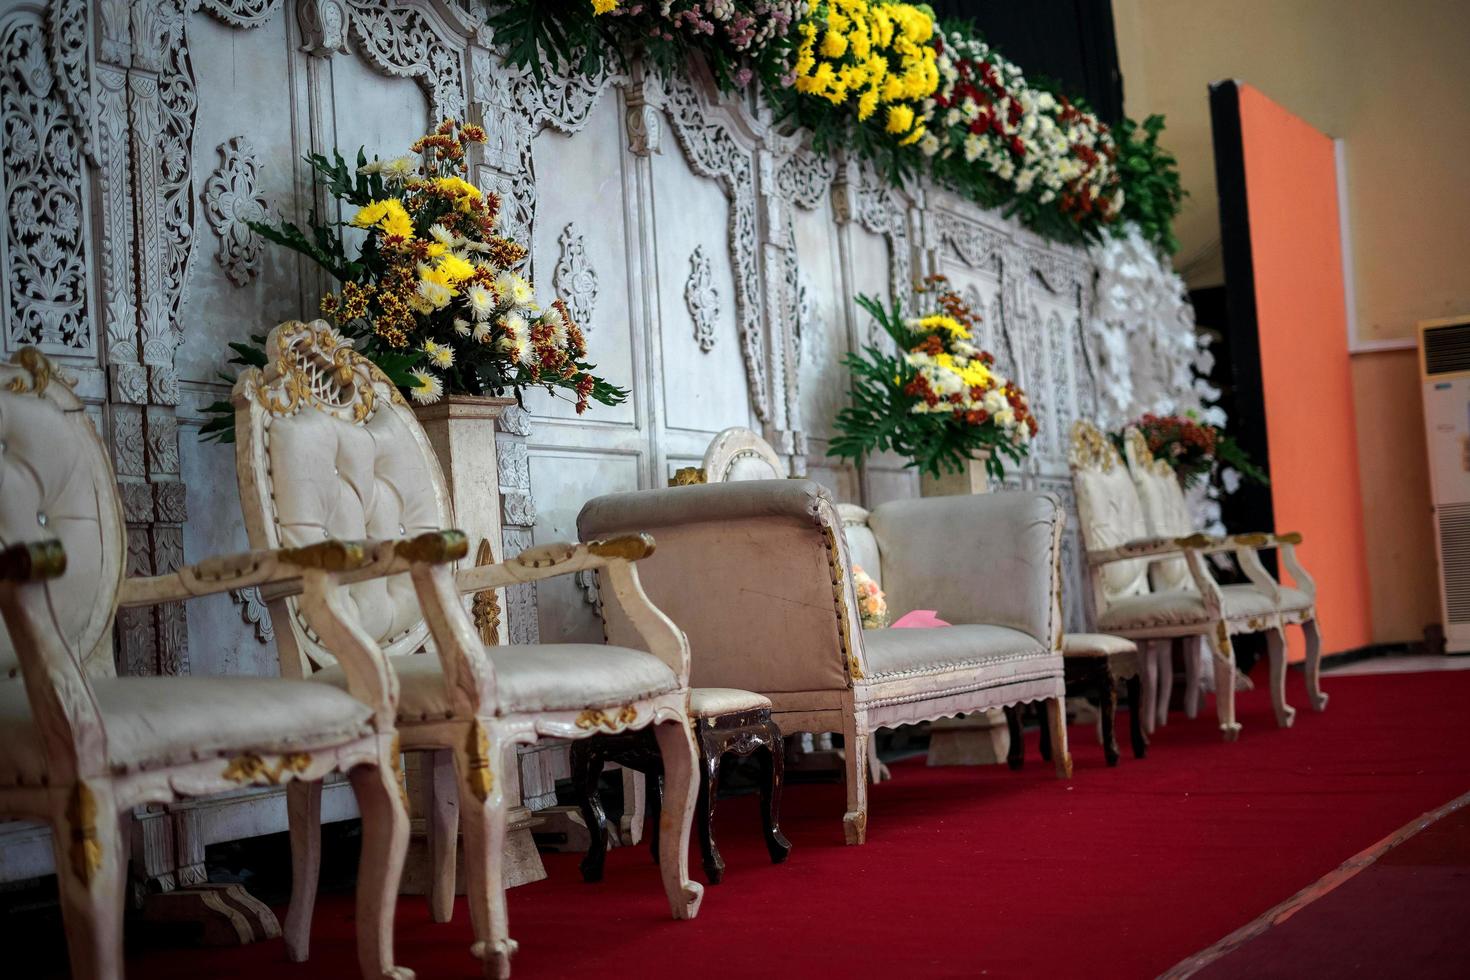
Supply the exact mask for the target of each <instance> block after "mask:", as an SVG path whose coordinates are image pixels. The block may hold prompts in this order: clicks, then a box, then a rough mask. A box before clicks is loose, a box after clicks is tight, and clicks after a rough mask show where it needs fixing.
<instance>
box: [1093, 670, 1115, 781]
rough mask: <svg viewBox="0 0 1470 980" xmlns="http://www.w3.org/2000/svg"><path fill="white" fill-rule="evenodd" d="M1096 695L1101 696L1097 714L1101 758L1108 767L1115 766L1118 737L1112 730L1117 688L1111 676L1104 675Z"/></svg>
mask: <svg viewBox="0 0 1470 980" xmlns="http://www.w3.org/2000/svg"><path fill="white" fill-rule="evenodd" d="M1098 694H1099V695H1100V696H1101V697H1100V699H1099V700H1100V702H1101V703H1100V704H1099V706H1098V714H1099V715H1101V716H1102V717H1101V721H1102V747H1103V758H1104V759H1106V760H1107V761H1108V765H1110V766H1116V765H1117V764H1118V758H1119V754H1118V736H1117V733H1116V732H1115V731H1114V730H1113V729H1114V722H1115V720H1116V717H1115V716H1116V715H1117V712H1118V687H1117V684H1116V682H1114V680H1113V675H1112V674H1107V675H1106V677H1105V679H1104V680H1103V683H1102V686H1101V689H1100V690H1099V691H1098Z"/></svg>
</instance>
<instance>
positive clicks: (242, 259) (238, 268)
mask: <svg viewBox="0 0 1470 980" xmlns="http://www.w3.org/2000/svg"><path fill="white" fill-rule="evenodd" d="M218 152H219V155H220V165H219V166H218V167H217V168H215V171H214V173H212V174H210V176H209V179H208V180H207V181H205V182H204V192H203V194H202V198H203V201H204V217H205V218H206V219H207V220H208V221H209V226H210V227H211V228H213V229H214V233H215V234H216V235H218V236H219V248H218V250H217V251H216V252H215V259H216V260H217V261H218V262H219V264H220V267H221V268H223V269H224V270H225V275H227V276H229V278H230V282H232V283H234V284H235V285H236V286H244V285H245V284H247V283H248V282H250V280H251V279H253V278H255V277H256V276H257V275H259V274H260V255H261V251H262V245H263V244H264V240H263V239H262V238H261V237H260V236H259V235H257V234H256V233H255V230H254V229H252V228H251V227H250V224H249V223H250V222H252V221H257V222H258V221H264V220H266V218H267V217H268V216H269V213H270V212H269V206H268V205H267V204H266V200H265V197H264V196H263V195H262V194H261V193H260V191H259V190H258V189H257V180H258V178H259V176H260V163H259V161H258V159H257V158H256V155H255V147H254V146H252V145H251V143H250V141H249V140H248V139H246V138H245V137H244V136H236V137H234V138H233V139H231V140H229V141H227V142H224V143H221V144H220V145H219V147H218Z"/></svg>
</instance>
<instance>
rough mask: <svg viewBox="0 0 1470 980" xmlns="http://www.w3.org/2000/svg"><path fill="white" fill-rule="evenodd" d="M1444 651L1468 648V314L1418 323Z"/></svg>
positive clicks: (1469, 482)
mask: <svg viewBox="0 0 1470 980" xmlns="http://www.w3.org/2000/svg"><path fill="white" fill-rule="evenodd" d="M1419 379H1420V381H1421V382H1423V389H1424V441H1425V442H1426V443H1428V446H1429V491H1430V496H1431V497H1432V498H1433V501H1434V540H1435V549H1436V551H1437V552H1438V554H1439V609H1440V614H1441V615H1442V616H1443V617H1444V632H1445V652H1446V653H1466V652H1470V316H1461V317H1451V318H1449V319H1446V320H1426V321H1424V322H1423V323H1420V324H1419Z"/></svg>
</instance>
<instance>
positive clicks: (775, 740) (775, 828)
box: [570, 687, 791, 885]
mask: <svg viewBox="0 0 1470 980" xmlns="http://www.w3.org/2000/svg"><path fill="white" fill-rule="evenodd" d="M689 721H690V724H691V725H693V726H694V740H695V742H696V743H697V744H698V745H699V763H700V764H699V802H698V808H697V810H696V812H695V818H694V819H695V823H696V824H697V825H698V827H697V829H698V832H699V849H700V853H701V855H702V856H703V859H704V861H703V863H704V873H705V876H706V877H707V878H708V880H709V882H710V884H712V885H717V884H719V883H720V879H721V878H723V877H724V873H725V861H724V859H723V858H721V857H720V850H719V848H718V847H717V846H716V845H715V835H714V817H715V797H716V794H717V793H718V792H719V786H720V761H721V759H723V758H724V756H725V755H726V754H727V753H731V754H734V755H737V756H741V757H744V756H749V755H755V756H756V758H757V760H758V761H759V762H760V765H761V770H762V774H761V823H762V826H763V828H764V830H765V837H766V850H767V852H769V853H770V855H771V862H772V863H773V864H780V863H781V862H782V861H784V860H786V855H787V854H789V853H791V843H790V842H789V841H788V840H787V839H786V837H785V836H784V835H783V834H782V833H781V826H780V811H781V781H782V779H783V777H784V775H785V761H784V759H785V756H784V753H783V751H782V742H781V730H780V729H779V728H777V727H776V723H775V722H773V721H771V702H770V699H769V698H766V697H764V696H762V695H759V694H755V693H753V692H751V691H738V690H735V689H734V688H727V687H697V688H694V689H692V690H691V691H690V692H689ZM608 762H616V763H617V764H618V765H620V766H623V767H624V768H626V769H632V770H633V771H635V772H641V773H643V775H644V778H645V779H646V780H647V793H646V797H647V807H648V813H647V817H648V821H649V825H650V832H649V834H648V838H649V849H650V851H652V853H653V859H654V861H655V862H656V861H658V822H659V812H660V810H661V800H662V796H663V793H662V786H663V762H662V759H661V758H660V756H659V752H658V744H657V742H656V741H655V740H654V737H653V733H652V732H650V731H647V730H641V731H635V732H624V733H620V734H617V735H602V736H596V737H593V738H584V739H578V740H577V741H575V742H573V743H572V749H571V758H570V763H571V770H572V782H573V785H574V786H575V787H576V793H577V804H578V806H580V807H581V809H582V816H583V818H584V819H585V820H586V822H587V829H588V831H589V832H590V833H591V837H592V842H591V844H590V846H589V847H588V849H587V856H586V857H585V858H583V859H582V879H583V880H584V881H589V882H590V881H601V880H602V870H603V861H604V859H605V857H606V855H607V815H606V813H605V812H604V811H603V808H602V801H601V798H600V795H599V793H598V781H599V779H600V778H601V776H602V767H603V765H604V764H605V763H608Z"/></svg>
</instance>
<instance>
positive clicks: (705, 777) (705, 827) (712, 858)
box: [694, 736, 725, 885]
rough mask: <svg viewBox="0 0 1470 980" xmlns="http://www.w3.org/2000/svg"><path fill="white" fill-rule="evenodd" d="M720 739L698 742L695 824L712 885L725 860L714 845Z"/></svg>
mask: <svg viewBox="0 0 1470 980" xmlns="http://www.w3.org/2000/svg"><path fill="white" fill-rule="evenodd" d="M719 741H720V740H719V739H718V738H717V737H714V736H711V737H709V738H703V737H701V738H700V739H698V742H699V798H698V800H697V802H696V805H695V810H694V822H695V823H696V824H698V825H699V853H700V855H701V856H702V857H703V859H704V876H705V880H707V881H708V882H709V883H710V884H711V885H718V884H719V883H720V881H721V880H722V879H723V878H724V877H725V859H724V858H722V857H720V849H719V848H718V847H716V846H715V800H716V797H717V796H718V795H719V792H720V758H721V756H720V749H721V746H720V745H719Z"/></svg>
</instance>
